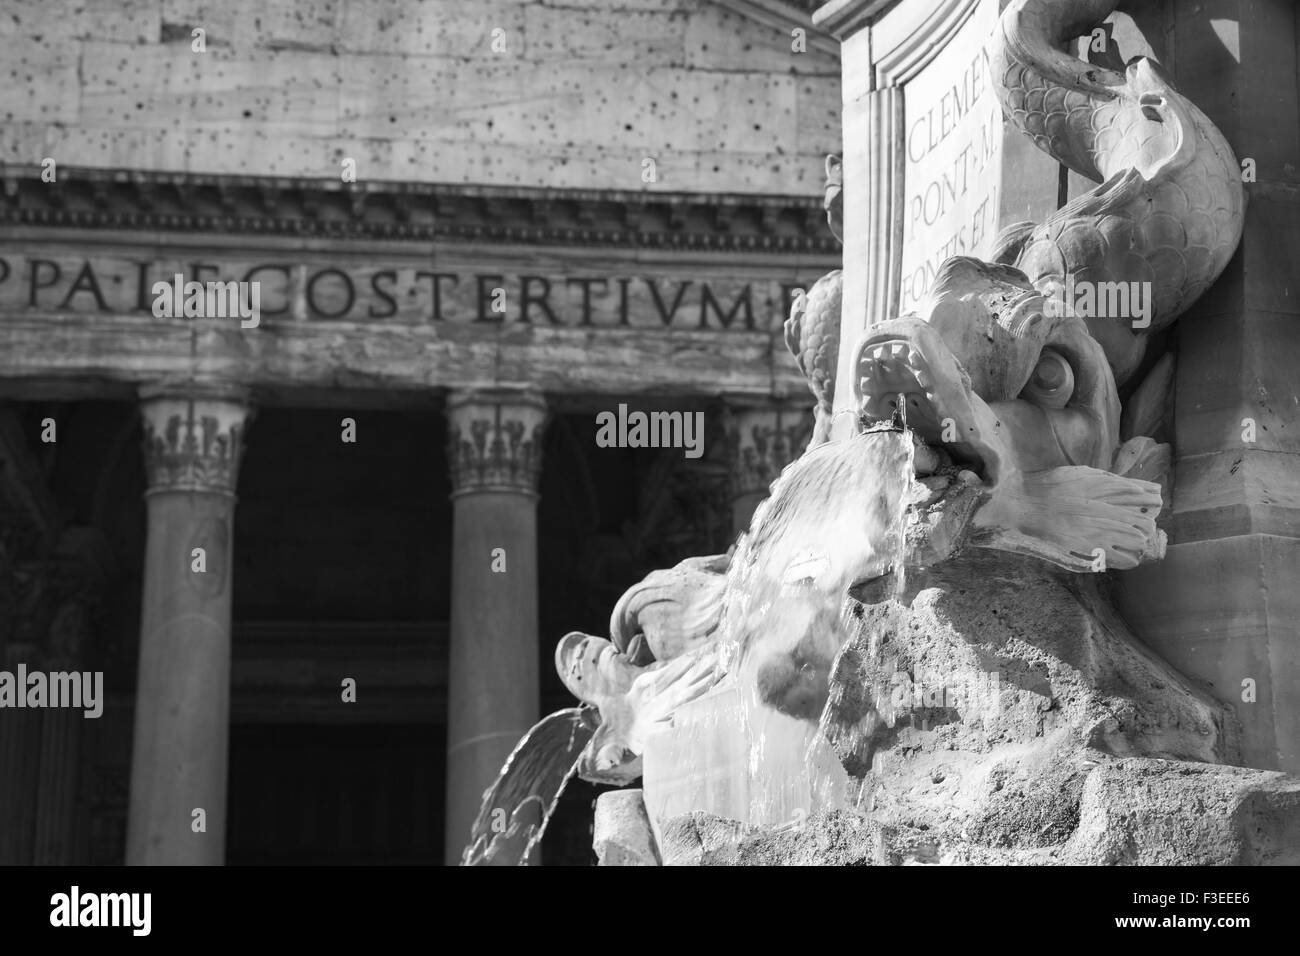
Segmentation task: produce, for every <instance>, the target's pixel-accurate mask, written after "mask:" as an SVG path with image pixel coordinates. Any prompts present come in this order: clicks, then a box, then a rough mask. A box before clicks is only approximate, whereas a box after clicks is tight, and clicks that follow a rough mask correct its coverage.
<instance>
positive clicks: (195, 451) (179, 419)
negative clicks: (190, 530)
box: [140, 385, 250, 495]
mask: <svg viewBox="0 0 1300 956" xmlns="http://www.w3.org/2000/svg"><path fill="white" fill-rule="evenodd" d="M140 399H141V401H140V412H141V416H142V418H143V420H144V462H145V475H146V477H147V480H148V491H147V492H146V494H158V493H162V492H169V491H183V492H207V493H210V494H226V495H233V494H234V493H235V482H236V480H237V479H238V476H239V461H240V457H241V455H242V453H243V441H244V427H245V425H246V423H247V421H248V419H249V416H250V409H249V406H248V402H247V396H246V395H245V394H244V393H243V392H242V391H241V390H239V389H236V388H229V387H223V388H220V389H216V388H212V387H210V386H184V385H180V386H173V385H166V386H146V387H144V388H142V389H141V390H140Z"/></svg>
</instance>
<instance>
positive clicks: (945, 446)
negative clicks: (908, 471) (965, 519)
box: [855, 333, 989, 479]
mask: <svg viewBox="0 0 1300 956" xmlns="http://www.w3.org/2000/svg"><path fill="white" fill-rule="evenodd" d="M855 374H856V378H857V400H858V402H857V408H858V419H859V422H860V423H861V424H862V425H863V426H864V427H867V428H869V427H872V426H875V425H880V424H885V423H888V424H892V425H896V426H902V427H906V428H907V429H909V430H910V431H911V432H912V434H913V436H914V437H915V439H917V441H918V447H917V450H916V455H915V456H914V465H915V470H916V473H917V474H918V475H932V474H935V473H936V472H940V471H947V470H951V469H964V470H968V471H970V472H972V473H974V474H975V475H977V476H979V477H980V478H981V479H983V478H986V477H987V470H988V468H987V464H986V460H985V457H986V455H988V453H989V449H988V448H986V447H984V444H983V443H982V442H978V441H974V440H972V439H973V437H974V436H972V435H971V434H970V429H971V426H970V425H968V426H967V433H966V434H965V435H963V434H962V433H961V429H959V427H958V424H957V423H958V422H959V421H966V422H971V421H973V419H974V418H975V410H974V407H973V400H974V399H976V396H974V394H973V393H971V392H970V391H969V387H968V386H962V385H959V386H958V389H953V388H951V387H948V386H946V385H945V384H944V383H941V382H940V381H939V379H938V377H937V375H936V373H935V371H934V370H933V369H932V368H931V365H930V362H929V361H928V360H927V359H926V356H925V353H924V351H923V348H922V346H921V344H920V343H919V342H917V341H915V340H910V341H909V340H907V339H901V338H896V337H893V336H891V335H890V334H889V333H885V334H884V335H879V336H873V337H872V338H870V339H868V340H867V341H866V342H864V343H863V344H862V347H861V349H860V351H859V355H858V360H857V365H856V369H855ZM962 391H964V392H965V394H962Z"/></svg>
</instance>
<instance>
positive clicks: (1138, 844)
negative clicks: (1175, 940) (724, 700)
mask: <svg viewBox="0 0 1300 956" xmlns="http://www.w3.org/2000/svg"><path fill="white" fill-rule="evenodd" d="M1063 779H1068V781H1069V784H1068V786H1067V787H1065V788H1064V789H1063V790H1062V791H1061V793H1060V794H1059V795H1060V796H1064V797H1065V798H1066V799H1064V800H1062V801H1061V802H1060V805H1059V806H1058V805H1054V804H1053V794H1052V792H1051V790H1050V788H1049V789H1048V790H1046V791H1044V792H1043V793H1042V794H1040V795H1039V799H1037V800H1035V801H1029V802H1026V801H1024V800H1023V795H1020V796H1017V797H1016V798H1015V799H1013V800H1008V801H1007V803H1006V805H1005V811H1006V812H1004V813H1002V814H1000V815H998V816H997V817H996V818H990V819H988V820H986V821H985V823H984V825H983V826H982V827H980V828H978V830H976V831H973V832H972V833H971V834H970V838H969V839H962V840H960V841H956V842H949V841H948V840H947V839H946V838H945V837H944V836H943V835H942V834H936V833H935V832H934V831H932V830H931V829H929V828H928V827H926V826H925V825H923V824H920V825H918V824H915V823H911V824H909V823H882V822H880V821H878V820H876V819H868V818H867V817H866V816H864V815H861V814H857V813H853V812H850V811H836V812H834V813H829V814H819V815H814V816H812V817H810V818H809V819H808V820H807V822H806V823H805V824H803V825H802V826H798V827H786V828H780V829H768V830H763V829H749V830H742V828H740V827H739V825H737V824H734V823H733V822H731V821H725V820H720V819H717V818H705V815H703V814H695V815H693V816H685V817H680V818H678V819H676V820H673V821H671V823H670V824H669V827H668V830H669V831H670V832H672V833H673V834H674V838H675V841H676V842H675V843H674V851H675V852H677V853H678V854H679V856H678V857H676V859H677V860H678V861H679V862H682V863H689V864H693V865H704V866H708V865H742V866H807V865H817V866H846V865H847V866H854V865H858V866H863V865H865V866H898V865H910V864H966V865H1042V866H1051V865H1085V866H1099V865H1100V866H1170V865H1176V866H1259V865H1265V866H1294V865H1296V864H1297V863H1300V780H1298V779H1297V778H1295V777H1293V776H1289V775H1286V774H1281V773H1276V772H1270V771H1262V770H1248V769H1246V768H1242V767H1223V766H1210V765H1206V764H1198V763H1190V762H1186V761H1171V760H1152V759H1146V758H1129V759H1124V760H1116V761H1108V762H1103V763H1101V764H1100V765H1098V766H1096V767H1094V768H1092V769H1091V770H1090V771H1087V770H1085V771H1083V772H1081V773H1077V774H1074V775H1073V776H1071V777H1069V778H1063ZM1044 821H1046V822H1044ZM1058 824H1059V826H1058ZM1044 836H1050V842H1047V841H1046V840H1044V839H1042V837H1044Z"/></svg>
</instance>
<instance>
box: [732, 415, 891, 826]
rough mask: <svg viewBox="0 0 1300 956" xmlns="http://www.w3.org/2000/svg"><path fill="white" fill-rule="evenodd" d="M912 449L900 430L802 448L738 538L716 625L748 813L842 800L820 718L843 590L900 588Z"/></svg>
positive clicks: (781, 814)
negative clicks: (735, 716) (732, 698)
mask: <svg viewBox="0 0 1300 956" xmlns="http://www.w3.org/2000/svg"><path fill="white" fill-rule="evenodd" d="M913 450H914V445H913V441H912V436H911V434H910V433H909V432H907V431H906V430H897V429H883V430H876V431H870V432H866V433H863V434H860V435H857V436H854V437H852V438H850V439H847V440H845V441H841V442H834V443H828V444H824V445H821V446H818V447H817V448H814V449H812V450H810V451H809V452H808V453H807V454H805V455H804V456H803V457H801V458H800V459H799V460H798V461H796V462H794V463H793V464H791V465H790V466H789V467H788V468H786V469H785V471H784V472H783V473H782V474H781V477H780V478H779V479H778V480H777V481H776V482H775V483H774V484H773V486H772V492H771V495H770V496H769V497H768V499H767V500H766V501H765V502H764V503H763V504H762V505H760V507H759V509H758V511H757V512H756V513H755V515H754V519H753V522H752V523H751V525H750V530H749V531H748V532H747V533H746V534H745V535H744V536H743V537H742V538H741V540H740V542H739V543H738V545H737V549H736V553H735V554H734V556H733V558H732V562H731V566H730V569H729V571H728V582H727V590H726V593H725V598H724V610H723V620H722V624H721V634H722V641H723V642H724V648H723V657H724V660H726V661H727V662H728V664H729V669H730V671H731V674H732V677H733V678H734V680H735V682H736V684H737V690H738V703H739V707H740V716H741V720H740V725H741V727H742V732H743V735H744V738H745V746H746V748H747V762H746V763H747V765H746V776H747V791H748V799H747V801H746V804H747V805H746V806H745V808H744V809H745V815H744V817H743V818H742V819H743V820H744V822H746V823H751V824H755V825H772V824H777V823H782V822H790V821H792V820H795V821H797V820H798V819H799V818H800V816H801V815H807V814H810V813H813V812H816V811H817V810H821V809H827V808H829V807H831V806H835V805H842V804H843V802H844V800H845V798H846V790H847V787H848V779H847V776H846V775H845V774H844V772H843V770H842V768H841V767H840V765H839V761H838V759H837V758H836V757H835V755H834V753H833V752H832V751H831V749H830V746H829V744H828V743H827V741H826V739H825V736H824V734H823V733H822V732H821V729H820V727H819V721H820V718H821V716H822V713H823V708H824V706H825V703H826V700H827V697H828V694H829V689H830V688H829V679H830V674H831V667H832V664H833V662H834V660H835V656H836V654H837V653H838V651H839V649H840V647H841V646H842V645H843V643H844V642H845V640H846V639H847V637H848V635H849V620H848V619H847V611H848V607H849V602H848V600H847V597H848V591H849V588H850V587H851V586H853V585H854V584H855V583H858V582H861V581H866V580H871V579H875V578H879V577H881V576H884V575H887V574H889V575H892V577H893V582H892V583H893V589H894V592H895V593H896V594H897V593H900V592H901V589H902V587H903V548H904V516H905V511H906V502H907V500H908V495H909V490H910V488H911V484H912V482H913V463H912V456H913Z"/></svg>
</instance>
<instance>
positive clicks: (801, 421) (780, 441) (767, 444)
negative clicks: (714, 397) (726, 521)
mask: <svg viewBox="0 0 1300 956" xmlns="http://www.w3.org/2000/svg"><path fill="white" fill-rule="evenodd" d="M726 425H727V453H728V455H727V457H728V462H729V470H730V484H731V524H732V532H733V533H735V534H739V533H740V532H742V531H745V530H747V529H748V528H749V522H750V519H751V518H753V517H754V510H755V509H756V508H757V507H758V504H759V502H761V501H762V500H763V499H764V498H766V497H767V492H768V489H769V488H770V487H771V485H772V482H774V481H776V479H777V478H778V477H779V476H780V474H781V471H782V469H784V468H785V466H786V465H788V464H790V462H792V461H794V460H795V459H796V458H798V457H799V456H800V455H802V454H803V451H804V448H805V447H807V445H808V439H809V438H810V437H811V436H812V429H813V412H812V408H811V404H810V402H809V400H808V398H807V397H806V396H800V398H799V399H798V400H792V399H771V400H769V401H765V402H754V401H745V400H728V402H727V418H726Z"/></svg>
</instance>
